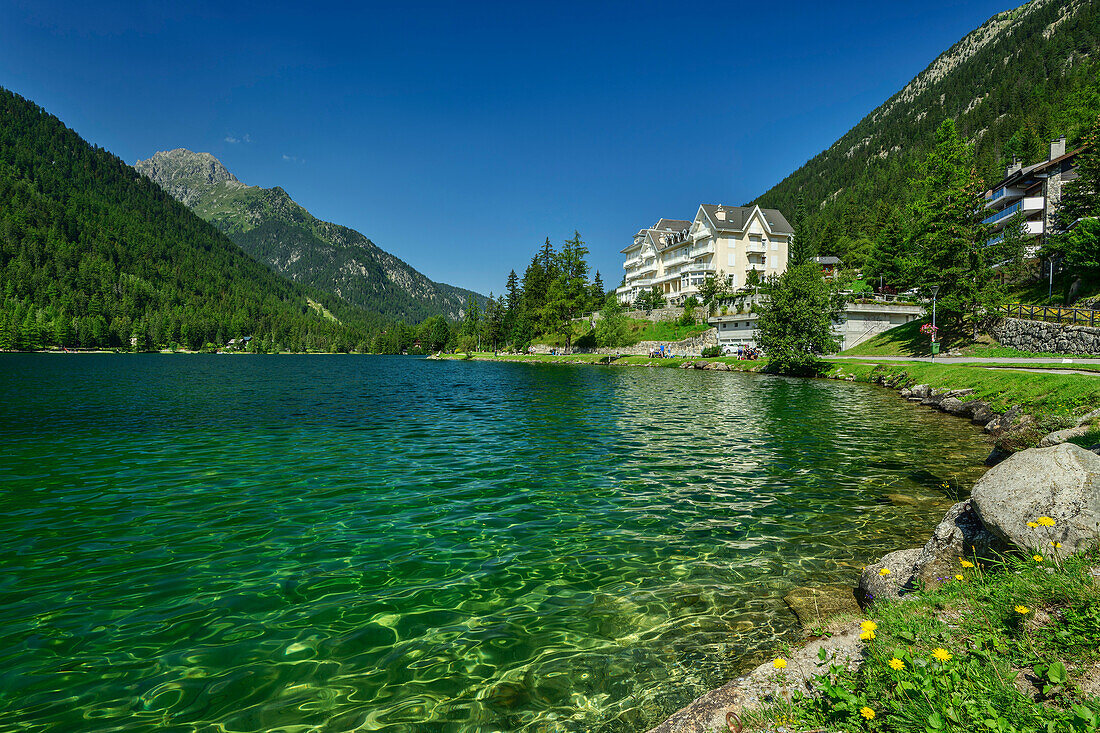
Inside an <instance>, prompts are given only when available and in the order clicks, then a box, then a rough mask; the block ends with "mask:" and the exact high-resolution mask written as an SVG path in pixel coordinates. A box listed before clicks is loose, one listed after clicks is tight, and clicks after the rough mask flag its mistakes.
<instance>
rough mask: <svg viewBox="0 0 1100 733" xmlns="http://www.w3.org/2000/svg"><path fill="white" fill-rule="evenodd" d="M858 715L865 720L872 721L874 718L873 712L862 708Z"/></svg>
mask: <svg viewBox="0 0 1100 733" xmlns="http://www.w3.org/2000/svg"><path fill="white" fill-rule="evenodd" d="M859 714H860V715H862V716H863V717H864V718H867V720H872V719H873V718H874V717H875V711H874V710H872V709H871V708H868V707H862V708H860V709H859Z"/></svg>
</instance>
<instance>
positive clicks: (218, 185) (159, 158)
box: [134, 148, 485, 321]
mask: <svg viewBox="0 0 1100 733" xmlns="http://www.w3.org/2000/svg"><path fill="white" fill-rule="evenodd" d="M134 167H135V168H136V169H137V170H138V171H139V172H140V173H142V174H143V175H144V176H146V177H147V178H149V179H150V180H152V181H153V182H154V183H156V184H157V185H159V186H160V187H161V188H163V189H164V190H165V191H167V192H168V193H169V194H170V195H171V196H172V197H173V198H175V199H177V200H179V201H181V202H182V203H184V204H186V205H187V206H188V207H190V208H191V210H192V211H194V212H195V213H196V214H198V215H199V216H200V217H202V218H203V219H205V220H206V221H208V222H210V223H211V224H213V225H214V226H216V227H217V228H218V229H220V230H221V231H222V232H224V233H225V234H226V235H227V236H228V237H229V238H230V239H232V240H233V241H234V242H235V243H236V244H237V245H238V246H239V247H240V248H241V249H243V250H244V251H245V252H247V253H248V254H249V255H251V256H252V257H253V258H255V259H257V260H259V261H260V262H263V263H265V264H267V265H268V266H270V267H271V268H273V269H274V270H276V271H277V272H280V273H282V274H283V275H286V276H287V277H289V278H290V279H292V280H294V281H295V282H300V283H303V284H306V285H310V286H312V287H315V288H317V289H319V290H322V291H325V292H329V293H332V294H333V295H337V296H339V297H341V298H343V299H344V300H346V301H348V302H349V303H351V304H353V305H357V306H359V307H361V308H364V309H366V310H369V311H374V312H376V313H380V314H382V315H384V316H386V317H388V318H395V319H401V320H407V321H419V320H423V319H424V318H428V317H430V316H434V315H443V316H446V317H448V318H452V319H457V318H459V317H461V315H462V313H463V309H464V307H465V304H466V300H467V298H468V297H469V296H473V297H474V299H475V300H476V301H477V302H478V303H479V304H480V305H484V303H485V298H484V296H482V295H479V294H477V293H473V292H472V291H469V290H464V289H462V288H458V287H455V286H453V285H447V284H445V283H439V282H435V281H433V280H431V279H430V278H428V277H426V276H425V275H423V274H422V273H420V272H418V271H417V270H416V269H414V268H413V267H412V266H410V265H409V264H408V263H406V262H404V261H402V260H401V259H399V258H397V257H395V256H393V255H392V254H390V253H388V252H386V251H384V250H383V249H381V248H380V247H378V246H377V245H375V244H374V242H372V241H371V240H370V239H369V238H367V237H366V236H364V235H363V234H361V233H360V232H357V231H356V230H354V229H350V228H348V227H345V226H340V225H339V224H333V223H331V222H327V221H322V220H320V219H318V218H316V217H314V216H313V215H312V214H310V213H309V211H307V210H306V209H305V208H304V207H302V206H300V205H299V204H298V203H297V202H295V201H294V199H292V198H291V197H290V194H288V193H287V192H286V191H285V190H283V189H282V188H280V187H278V186H275V187H272V188H262V187H260V186H249V185H247V184H245V183H242V182H241V181H240V180H238V179H237V177H236V176H235V175H233V174H232V173H231V172H230V171H229V169H228V168H226V167H225V166H224V165H223V164H222V163H221V161H219V160H218V159H217V158H215V157H214V156H213V155H211V154H210V153H196V152H193V151H190V150H186V149H184V148H177V149H175V150H170V151H167V152H158V153H155V154H154V155H153V156H152V157H151V158H149V159H148V160H139V161H138V162H137V163H135V164H134Z"/></svg>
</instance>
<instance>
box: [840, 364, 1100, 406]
mask: <svg viewBox="0 0 1100 733" xmlns="http://www.w3.org/2000/svg"><path fill="white" fill-rule="evenodd" d="M831 364H832V365H833V367H834V369H833V372H832V373H833V374H837V373H838V372H839V373H842V374H845V375H849V374H851V375H855V378H856V380H858V381H873V377H874V376H876V375H881V374H887V375H895V374H902V373H904V374H905V375H906V376H907V377H908V378H909V379H911V380H914V381H915V382H916V383H919V384H929V385H931V386H932V387H934V388H936V389H974V390H975V391H974V393H973V394H971V395H967V396H966V398H965V399H967V400H971V399H981V400H985V401H987V402H989V404H990V406H991V407H992V408H993V409H994V410H1000V411H1003V410H1005V409H1007V408H1008V407H1010V406H1012V405H1019V406H1020V407H1022V408H1023V409H1024V411H1025V412H1027V413H1030V414H1032V415H1036V416H1040V415H1050V416H1054V417H1059V418H1063V419H1067V420H1068V419H1070V418H1072V417H1073V416H1075V415H1080V414H1082V413H1084V412H1088V411H1089V410H1091V409H1093V408H1095V407H1097V406H1100V379H1096V378H1094V377H1092V376H1085V375H1080V374H1058V373H1051V374H1037V373H1034V372H1025V371H1020V368H1021V366H1023V367H1026V368H1031V367H1028V366H1027V365H1020V366H1014V367H1012V368H1004V369H990V368H988V367H987V366H986V365H982V364H930V363H927V362H889V363H879V364H876V363H874V362H873V361H865V362H863V361H833V362H831ZM1074 368H1075V369H1076V368H1077V365H1074Z"/></svg>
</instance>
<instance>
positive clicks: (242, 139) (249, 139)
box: [225, 134, 252, 145]
mask: <svg viewBox="0 0 1100 733" xmlns="http://www.w3.org/2000/svg"><path fill="white" fill-rule="evenodd" d="M225 141H226V142H227V143H229V144H230V145H236V144H237V143H250V142H252V136H251V135H248V134H245V135H242V136H241V137H233V136H232V135H226V136H225Z"/></svg>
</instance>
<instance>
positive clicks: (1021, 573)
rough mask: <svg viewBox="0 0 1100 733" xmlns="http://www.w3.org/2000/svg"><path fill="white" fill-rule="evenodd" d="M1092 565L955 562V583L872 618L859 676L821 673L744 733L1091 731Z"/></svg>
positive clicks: (1094, 708) (1094, 689) (1096, 716)
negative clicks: (807, 689) (803, 693)
mask: <svg viewBox="0 0 1100 733" xmlns="http://www.w3.org/2000/svg"><path fill="white" fill-rule="evenodd" d="M1041 540H1042V538H1038V537H1037V542H1036V544H1037V546H1038V545H1043V544H1044V543H1043V542H1042V541H1041ZM1048 549H1049V548H1048ZM1043 554H1047V553H1043ZM1098 561H1100V558H1098V556H1097V555H1096V553H1093V554H1090V555H1078V556H1074V557H1071V558H1068V559H1067V560H1065V561H1064V562H1059V563H1055V562H1053V561H1052V558H1051V557H1050V556H1049V555H1047V556H1046V557H1041V556H1040V561H1038V562H1037V561H1035V560H1034V559H1032V558H1031V557H1029V556H1020V557H1015V556H1013V557H1004V558H1002V559H1000V560H998V561H997V562H991V563H988V564H986V566H985V567H983V566H982V565H978V566H976V567H975V566H974V564H972V563H969V562H968V565H970V566H969V567H967V566H965V565H963V564H962V561H961V558H960V562H959V565H958V568H957V569H958V575H957V576H956V578H955V579H952V580H950V581H948V582H947V583H946V584H944V585H943V586H941V587H940V588H939V589H936V590H930V591H922V592H918V593H915V594H913V595H911V596H909V600H907V601H905V602H900V603H891V604H876V605H874V606H872V607H871V608H870V609H869V614H870V617H871V618H873V619H874V621H873V622H870V624H869V625H865V626H864V629H870V631H871V633H872V634H873V638H870V639H868V640H867V641H866V642H865V644H866V650H867V655H866V659H865V661H864V662H863V664H862V666H861V667H860V669H859V670H857V671H855V672H851V671H848V670H847V669H844V668H841V667H837V666H833V667H831V668H830V669H828V670H823V671H822V674H821V675H819V676H816V677H815V678H814V679H813V680H810V682H811V683H812V684H813V686H814V688H815V689H817V690H818V691H819V692H820V693H821V695H820V697H817V698H814V699H810V698H806V697H800V696H798V695H796V696H795V699H794V700H793V702H782V701H781V702H779V703H777V704H773V705H771V706H769V707H765V708H761V709H759V710H756V711H753V712H751V713H749V714H748V715H747V716H746V720H745V722H746V724H748V725H747V727H748V728H749V729H751V730H769V731H774V730H776V729H777V728H778V727H779V726H782V727H784V728H786V729H787V730H792V731H795V730H797V731H801V730H818V729H822V730H830V731H868V730H872V731H883V732H892V731H897V732H898V733H901V732H902V731H904V732H906V733H908V732H909V731H931V732H932V733H938V732H939V731H979V730H984V731H997V732H998V733H1023V732H1024V731H1067V732H1079V733H1086V732H1089V733H1091V732H1094V731H1097V730H1098V729H1100V699H1098V697H1097V693H1098V691H1100V687H1098V686H1100V672H1098V668H1097V666H1096V663H1097V661H1098V660H1100V585H1098V583H1097V578H1096V572H1097V571H1096V569H1095V568H1096V565H1097V562H1098ZM801 684H802V680H792V686H801Z"/></svg>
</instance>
